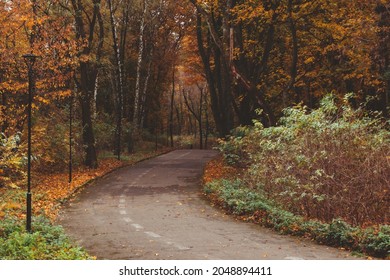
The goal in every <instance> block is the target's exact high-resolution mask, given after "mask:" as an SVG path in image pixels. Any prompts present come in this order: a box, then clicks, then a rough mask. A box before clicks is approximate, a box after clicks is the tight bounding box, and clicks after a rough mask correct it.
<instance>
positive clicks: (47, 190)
mask: <svg viewBox="0 0 390 280" xmlns="http://www.w3.org/2000/svg"><path fill="white" fill-rule="evenodd" d="M125 164H126V162H123V161H119V160H116V159H103V160H100V161H99V167H98V168H97V169H88V168H79V169H78V170H75V171H74V172H73V176H72V182H71V183H69V174H68V173H59V174H49V175H45V176H44V177H43V178H40V180H39V181H40V182H39V184H38V185H37V186H36V187H35V188H34V193H35V194H34V195H35V197H38V200H37V201H36V203H35V205H34V210H35V211H34V212H44V214H45V215H46V216H48V217H49V218H50V219H54V218H55V217H56V215H57V214H58V210H59V209H58V207H57V205H58V204H59V203H61V202H62V201H64V200H65V199H67V198H69V197H70V196H71V195H72V194H74V193H75V192H76V191H77V190H78V189H79V188H80V187H82V186H83V185H85V184H87V183H88V182H90V181H91V180H93V179H95V178H98V177H101V176H103V175H105V174H107V173H109V172H110V171H112V170H115V169H117V168H119V167H121V166H124V165H125Z"/></svg>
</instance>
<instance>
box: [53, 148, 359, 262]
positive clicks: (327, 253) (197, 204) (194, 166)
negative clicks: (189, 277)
mask: <svg viewBox="0 0 390 280" xmlns="http://www.w3.org/2000/svg"><path fill="white" fill-rule="evenodd" d="M215 155H216V152H215V151H210V150H176V151H173V152H170V153H168V154H165V155H161V156H159V157H156V158H154V159H150V160H147V161H144V162H141V163H139V164H136V165H134V166H130V167H125V168H122V169H119V170H117V171H115V172H113V173H111V174H109V175H107V176H105V177H104V178H101V179H98V180H97V181H95V182H94V183H92V184H91V185H89V186H88V187H86V188H85V189H84V190H83V191H82V192H81V193H80V194H79V195H78V196H77V197H76V198H75V199H74V200H72V201H71V202H69V203H68V204H67V205H66V206H64V207H63V209H62V211H61V213H60V216H59V219H58V223H59V224H61V225H62V226H63V227H64V229H65V231H66V233H67V234H68V235H70V236H71V237H72V238H73V239H74V240H75V241H76V242H77V243H78V244H79V245H81V246H83V247H84V248H85V249H86V250H87V251H88V252H89V253H90V254H91V255H94V256H96V257H97V258H98V259H113V260H125V259H137V260H152V259H167V260H168V259H177V260H188V259H189V260H202V259H204V260H207V259H213V260H218V259H228V260H234V259H237V260H244V259H251V260H254V259H271V260H283V259H292V260H300V259H309V260H316V259H353V257H351V256H350V255H349V254H348V252H346V251H342V250H338V249H336V248H329V247H326V246H321V245H317V244H315V243H313V242H311V241H309V240H304V239H300V238H295V237H290V236H282V235H279V234H277V233H275V232H273V231H271V230H268V229H265V228H262V227H260V226H258V225H254V224H250V223H245V222H242V221H237V220H235V219H234V217H232V216H229V215H226V214H225V213H224V212H223V211H221V210H219V209H216V208H214V207H212V206H210V204H209V202H208V201H206V200H205V199H204V198H203V196H202V194H201V189H200V179H201V174H202V170H203V166H204V164H205V163H206V162H207V161H209V160H210V159H211V158H212V157H214V156H215Z"/></svg>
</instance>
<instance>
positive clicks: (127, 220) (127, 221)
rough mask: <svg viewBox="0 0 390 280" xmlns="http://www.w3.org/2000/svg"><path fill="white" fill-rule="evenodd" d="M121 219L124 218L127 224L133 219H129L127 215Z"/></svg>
mask: <svg viewBox="0 0 390 280" xmlns="http://www.w3.org/2000/svg"><path fill="white" fill-rule="evenodd" d="M123 220H124V221H125V222H126V223H128V224H130V223H131V222H132V221H133V220H132V219H130V218H128V217H125V218H123Z"/></svg>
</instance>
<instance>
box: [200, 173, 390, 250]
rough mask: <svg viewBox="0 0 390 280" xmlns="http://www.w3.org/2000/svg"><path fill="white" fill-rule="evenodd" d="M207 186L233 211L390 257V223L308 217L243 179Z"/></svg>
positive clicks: (296, 232)
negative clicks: (361, 223)
mask: <svg viewBox="0 0 390 280" xmlns="http://www.w3.org/2000/svg"><path fill="white" fill-rule="evenodd" d="M204 190H205V194H206V195H207V196H208V197H210V198H212V199H213V200H214V202H216V203H217V204H218V205H220V206H221V207H223V208H224V209H226V210H228V211H230V212H231V213H233V214H235V215H238V216H241V217H242V218H243V219H244V220H249V221H253V222H255V223H259V224H261V225H263V226H267V227H270V228H273V229H275V230H276V231H278V232H280V233H282V234H292V235H296V236H305V237H309V238H311V239H314V240H316V241H317V242H319V243H322V244H326V245H331V246H336V247H344V248H347V249H352V250H356V251H359V252H362V253H366V254H369V255H371V256H374V257H379V258H390V227H389V226H387V225H384V226H379V228H378V227H369V228H365V229H362V228H359V227H352V226H351V225H349V224H348V223H347V222H345V221H343V220H342V219H335V220H333V221H331V222H330V223H324V222H320V221H318V220H313V219H312V220H307V219H305V218H303V217H302V216H299V215H295V214H293V213H291V212H289V211H286V210H284V209H283V208H282V207H281V205H277V204H276V203H275V202H273V201H270V200H268V199H266V198H265V197H264V196H262V195H260V194H258V193H257V192H254V191H253V189H250V188H247V187H245V185H243V184H242V181H240V180H234V181H229V180H225V179H220V180H215V181H211V182H209V183H207V184H205V186H204Z"/></svg>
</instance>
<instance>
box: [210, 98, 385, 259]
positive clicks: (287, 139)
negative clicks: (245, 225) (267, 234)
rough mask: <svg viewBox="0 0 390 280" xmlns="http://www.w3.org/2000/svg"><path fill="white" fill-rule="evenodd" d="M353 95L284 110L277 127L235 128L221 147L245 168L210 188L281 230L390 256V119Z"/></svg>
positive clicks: (225, 202)
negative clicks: (353, 103)
mask: <svg viewBox="0 0 390 280" xmlns="http://www.w3.org/2000/svg"><path fill="white" fill-rule="evenodd" d="M350 97H351V95H347V96H346V97H345V98H344V99H343V100H336V99H335V97H333V96H332V95H328V96H326V97H325V98H324V99H323V100H322V101H321V106H320V108H318V109H315V110H309V109H308V108H306V107H305V106H302V105H298V106H296V107H294V108H287V109H285V110H284V116H283V117H282V118H281V120H280V125H279V126H277V127H269V128H264V127H263V125H262V124H261V123H260V122H259V121H254V125H253V126H250V127H240V128H238V129H237V130H235V131H233V133H232V136H231V137H229V138H228V139H227V140H221V141H220V142H219V146H218V149H219V150H220V151H221V152H222V154H223V156H224V158H225V161H226V162H227V163H228V164H231V165H234V166H239V167H244V172H243V175H242V176H241V177H242V178H241V179H240V180H237V181H234V182H228V181H216V182H211V183H210V184H209V185H206V186H205V188H206V189H205V192H206V194H210V195H212V197H218V198H219V199H220V201H219V203H220V204H221V205H222V206H223V207H225V208H227V209H229V210H230V211H231V212H233V213H234V214H237V215H249V216H251V215H252V216H253V217H254V220H256V221H257V222H261V223H262V224H264V225H266V226H269V227H273V228H275V229H276V230H278V231H279V232H282V233H291V234H297V235H305V236H308V237H310V238H313V239H316V240H317V241H318V242H321V243H325V244H329V245H334V246H341V247H346V248H351V249H357V250H359V251H362V252H366V253H369V254H371V255H374V256H379V257H390V255H389V250H390V249H389V248H390V245H389V239H390V234H389V228H388V226H387V225H388V223H389V213H390V212H389V209H390V205H389V201H390V192H389V188H388V186H389V185H390V163H389V158H390V132H389V130H388V127H389V122H385V121H384V120H383V119H381V118H380V116H378V115H377V114H376V113H370V112H367V111H365V110H364V109H363V108H358V109H353V108H351V107H350V106H349V105H348V103H349V102H348V100H349V98H350ZM337 103H338V104H341V105H336V104H337ZM377 227H379V228H380V229H379V230H375V229H376V228H377Z"/></svg>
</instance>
